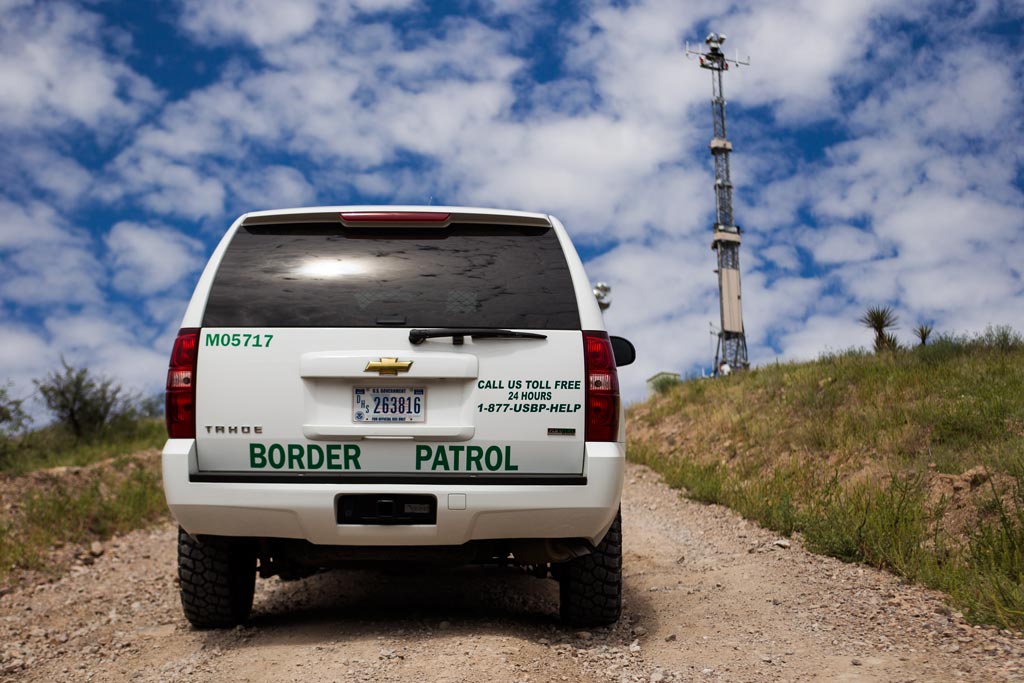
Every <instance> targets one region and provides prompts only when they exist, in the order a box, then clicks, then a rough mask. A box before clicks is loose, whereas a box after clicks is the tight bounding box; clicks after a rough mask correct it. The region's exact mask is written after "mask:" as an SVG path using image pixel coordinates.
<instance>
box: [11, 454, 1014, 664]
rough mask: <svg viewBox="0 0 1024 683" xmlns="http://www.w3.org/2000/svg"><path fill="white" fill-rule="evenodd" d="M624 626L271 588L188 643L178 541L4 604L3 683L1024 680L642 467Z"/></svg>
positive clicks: (464, 595)
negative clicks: (233, 621) (229, 621)
mask: <svg viewBox="0 0 1024 683" xmlns="http://www.w3.org/2000/svg"><path fill="white" fill-rule="evenodd" d="M623 536H624V543H625V558H624V566H625V570H624V571H625V612H624V616H623V619H622V620H621V621H620V622H619V624H617V625H616V626H615V627H612V628H607V629H595V630H593V631H577V630H573V629H566V628H562V627H561V626H560V625H559V624H558V621H557V619H556V613H557V604H558V600H557V598H558V594H557V585H556V584H555V583H554V582H552V581H548V580H539V579H536V578H532V577H530V576H526V575H524V574H520V573H514V572H511V571H504V570H502V571H498V570H481V569H471V570H458V571H443V572H436V573H431V574H428V575H422V574H411V573H405V574H403V573H397V572H366V571H355V572H333V573H329V574H323V575H319V576H315V577H311V578H308V579H304V580H301V581H294V582H289V583H283V582H280V581H278V580H277V579H272V580H269V581H259V582H257V594H256V604H255V608H254V610H253V619H252V621H251V623H250V624H249V625H248V626H245V627H239V628H236V629H234V630H229V631H221V632H210V631H206V632H203V631H195V630H192V629H191V628H190V627H189V626H188V625H187V623H186V622H185V620H184V618H183V617H182V615H181V608H180V605H179V603H178V594H177V587H176V585H175V554H174V553H175V529H174V527H173V526H172V525H170V524H167V525H163V526H160V527H158V528H155V529H150V530H145V531H138V532H134V533H132V534H129V535H127V536H124V537H122V538H118V539H114V540H112V541H110V542H108V543H107V544H105V546H103V547H98V546H96V547H93V548H92V551H93V552H92V553H91V554H89V553H87V554H86V555H85V556H84V557H83V560H84V561H83V562H80V563H79V564H76V565H75V566H74V567H73V568H72V570H71V571H70V572H69V573H68V574H67V575H65V576H64V577H62V578H60V579H58V580H56V581H54V582H52V583H42V584H38V585H23V586H19V587H17V588H15V589H14V590H13V591H11V592H9V593H8V594H6V595H4V596H2V597H0V648H2V649H0V680H4V681H7V680H11V681H13V680H18V681H63V680H75V681H83V680H84V681H142V682H150V681H152V682H156V681H186V680H187V681H262V680H273V681H276V682H282V683H284V682H288V681H295V682H301V683H318V682H321V681H325V682H326V681H377V680H398V681H406V680H407V681H434V682H438V683H440V682H444V681H451V682H455V681H472V682H474V683H475V682H476V681H480V680H482V679H486V680H488V681H489V682H493V683H499V682H502V681H644V682H647V683H659V682H662V683H665V682H668V681H814V680H821V681H905V682H909V681H921V682H924V681H953V680H962V681H989V680H993V681H1010V680H1019V681H1024V638H1022V637H1020V636H1013V635H1011V634H1008V633H1005V632H1000V631H997V630H994V629H986V628H977V627H972V626H970V625H968V624H966V623H965V622H964V621H963V619H962V618H961V617H960V615H959V614H957V613H955V612H952V611H950V610H949V609H948V608H947V607H946V606H945V605H944V603H943V602H942V600H941V598H940V596H938V595H937V594H934V593H931V592H929V591H926V590H922V589H920V588H917V587H912V586H905V585H902V584H901V583H900V582H899V580H897V579H896V578H894V577H892V576H890V575H888V574H885V573H883V572H878V571H873V570H871V569H867V568H864V567H859V566H855V565H844V564H842V563H840V562H837V561H835V560H831V559H828V558H823V557H818V556H815V555H811V554H809V553H807V552H805V551H804V550H803V549H802V548H800V544H799V543H798V542H796V541H793V542H792V543H789V542H787V541H781V540H779V539H777V537H775V536H773V535H772V534H771V533H770V532H767V531H764V530H762V529H760V528H758V527H756V526H754V525H752V524H749V523H747V522H745V521H743V520H741V519H740V518H739V517H737V516H736V515H735V514H734V513H732V512H730V511H728V510H726V509H724V508H720V507H716V506H704V505H699V504H696V503H692V502H689V501H686V500H683V499H680V498H679V497H678V495H677V493H676V492H674V491H672V490H670V489H669V488H668V487H666V486H665V485H664V483H663V482H662V481H661V479H660V477H658V476H657V475H656V474H654V473H653V472H651V471H650V470H648V469H646V468H643V467H639V466H633V465H631V466H630V467H629V470H628V472H627V484H626V490H625V493H624V500H623Z"/></svg>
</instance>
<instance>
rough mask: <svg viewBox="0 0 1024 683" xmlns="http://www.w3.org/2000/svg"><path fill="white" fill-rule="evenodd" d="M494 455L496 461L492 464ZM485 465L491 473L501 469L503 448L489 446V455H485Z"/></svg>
mask: <svg viewBox="0 0 1024 683" xmlns="http://www.w3.org/2000/svg"><path fill="white" fill-rule="evenodd" d="M492 454H493V455H494V457H495V460H494V462H493V463H492V462H491V455H492ZM484 463H485V464H486V465H487V469H488V470H490V471H491V472H497V471H498V470H500V469H501V446H488V448H487V453H486V454H485V455H484Z"/></svg>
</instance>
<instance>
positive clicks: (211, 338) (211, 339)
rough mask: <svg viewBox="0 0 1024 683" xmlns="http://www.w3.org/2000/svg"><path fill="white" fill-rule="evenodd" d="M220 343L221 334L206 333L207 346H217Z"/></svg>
mask: <svg viewBox="0 0 1024 683" xmlns="http://www.w3.org/2000/svg"><path fill="white" fill-rule="evenodd" d="M219 343H220V335H219V334H210V333H209V332H207V333H206V345H207V346H217V345H218V344H219Z"/></svg>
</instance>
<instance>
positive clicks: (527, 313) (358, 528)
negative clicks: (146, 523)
mask: <svg viewBox="0 0 1024 683" xmlns="http://www.w3.org/2000/svg"><path fill="white" fill-rule="evenodd" d="M634 357H635V351H634V350H633V347H632V345H631V344H629V342H627V341H626V340H624V339H620V338H617V337H609V336H608V334H607V333H606V332H605V331H604V324H603V321H602V319H601V312H600V310H599V307H598V303H597V301H596V300H595V298H594V294H593V290H592V288H591V285H590V283H589V281H588V280H587V276H586V274H585V273H584V271H583V265H582V263H581V262H580V259H579V256H578V255H577V254H576V250H575V249H574V248H573V246H572V243H571V242H570V240H569V237H568V235H567V233H566V231H565V228H564V227H563V226H562V224H561V223H559V221H558V220H557V219H556V218H553V217H551V216H547V215H542V214H533V213H522V212H515V211H495V210H490V209H468V208H457V207H318V208H306V209H289V210H282V211H260V212H255V213H248V214H245V215H243V216H242V217H240V218H239V219H238V220H237V221H235V223H234V225H232V226H231V228H230V229H229V230H228V231H227V233H226V234H225V235H224V238H223V239H222V240H221V242H220V244H219V245H218V247H217V249H216V250H215V251H214V253H213V256H212V257H211V258H210V262H209V263H208V264H207V266H206V269H205V270H204V271H203V274H202V276H201V277H200V279H199V284H198V285H197V286H196V290H195V293H194V294H193V296H192V300H191V302H190V304H189V306H188V310H187V311H186V313H185V318H184V321H183V322H182V329H181V330H180V332H179V333H178V338H177V340H176V341H175V344H174V350H173V352H172V354H171V363H170V370H169V371H168V374H167V430H168V435H169V437H170V438H169V439H168V441H167V445H166V446H165V447H164V450H163V481H164V490H165V492H166V495H167V503H168V505H169V506H170V508H171V512H172V513H173V514H174V517H175V519H176V520H177V521H178V524H179V525H180V531H179V536H178V573H179V578H180V581H181V601H182V605H183V606H184V611H185V616H186V617H187V618H188V620H189V621H190V622H192V624H194V625H195V626H197V627H207V628H208V627H225V626H232V625H234V624H237V623H240V622H242V621H244V620H245V619H246V618H247V617H248V615H249V612H250V610H251V608H252V599H253V588H254V584H255V577H256V573H257V570H258V572H259V575H260V576H262V577H269V576H273V575H275V574H277V575H280V576H282V577H283V578H294V577H301V576H305V575H309V574H312V573H314V572H317V571H320V570H322V569H325V568H332V567H343V566H345V565H346V564H347V563H352V562H354V561H365V560H380V561H385V562H387V561H390V562H407V561H431V562H433V561H438V562H442V561H443V562H454V563H493V562H498V563H514V564H520V565H525V566H529V567H531V568H533V569H534V570H537V571H538V573H540V574H542V575H546V574H547V573H548V571H550V573H551V575H552V576H554V577H555V578H556V579H558V580H559V581H560V583H561V600H560V603H561V615H562V618H563V619H564V620H565V621H567V622H569V623H572V624H578V625H598V624H607V623H611V622H613V621H615V620H616V619H618V617H619V613H620V604H621V586H622V549H621V530H620V519H619V499H620V495H621V491H622V474H623V460H624V454H625V446H624V441H625V431H624V424H623V414H622V407H621V405H620V402H619V390H618V378H617V375H616V365H624V364H627V363H630V362H632V361H633V359H634Z"/></svg>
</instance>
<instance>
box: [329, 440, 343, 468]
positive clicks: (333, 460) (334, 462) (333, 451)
mask: <svg viewBox="0 0 1024 683" xmlns="http://www.w3.org/2000/svg"><path fill="white" fill-rule="evenodd" d="M339 460H341V444H340V443H332V444H328V445H327V469H329V470H343V469H345V468H344V466H342V464H341V463H340V462H338V461H339Z"/></svg>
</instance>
